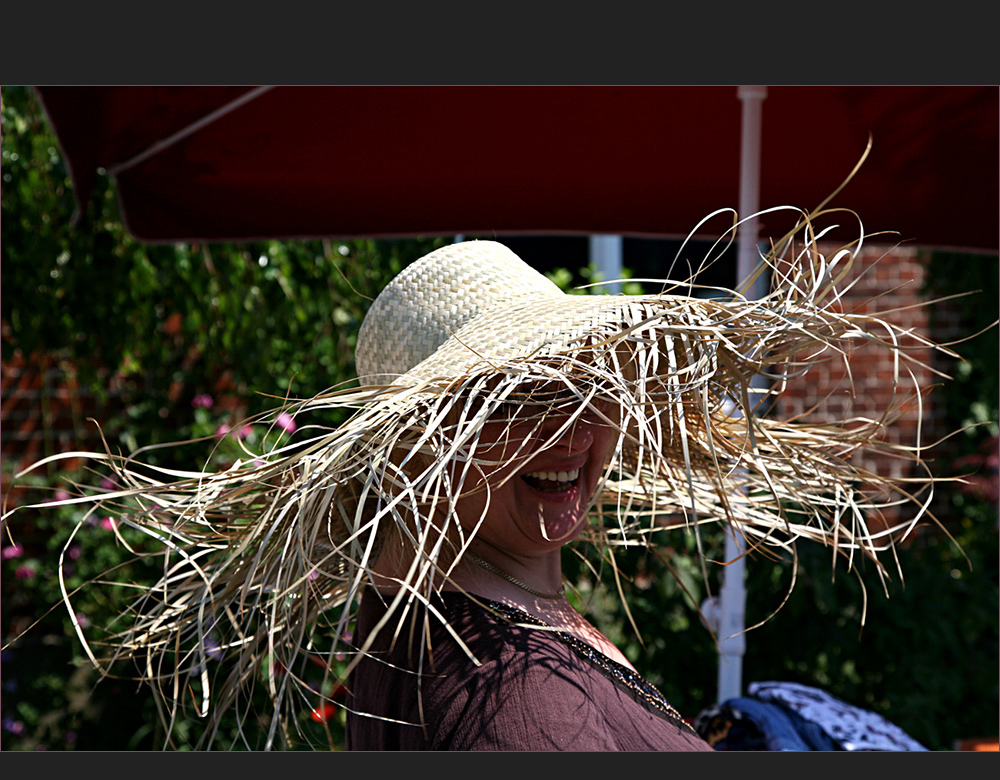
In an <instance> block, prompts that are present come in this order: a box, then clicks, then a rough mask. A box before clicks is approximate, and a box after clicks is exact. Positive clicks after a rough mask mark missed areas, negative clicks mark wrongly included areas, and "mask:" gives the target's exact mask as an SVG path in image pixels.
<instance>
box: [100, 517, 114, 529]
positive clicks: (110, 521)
mask: <svg viewBox="0 0 1000 780" xmlns="http://www.w3.org/2000/svg"><path fill="white" fill-rule="evenodd" d="M117 526H118V522H117V521H116V520H115V519H114V518H113V517H105V518H102V519H101V528H103V529H104V530H105V531H114V530H115V528H116V527H117Z"/></svg>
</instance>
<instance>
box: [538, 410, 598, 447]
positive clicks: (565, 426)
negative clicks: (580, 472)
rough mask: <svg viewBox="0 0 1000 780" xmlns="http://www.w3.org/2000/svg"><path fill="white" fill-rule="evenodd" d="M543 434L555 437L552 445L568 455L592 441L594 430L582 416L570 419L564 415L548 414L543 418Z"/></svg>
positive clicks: (588, 445)
mask: <svg viewBox="0 0 1000 780" xmlns="http://www.w3.org/2000/svg"><path fill="white" fill-rule="evenodd" d="M545 436H546V438H549V437H555V441H554V442H553V445H554V446H555V447H556V448H561V449H565V450H566V452H567V454H570V455H573V454H575V453H577V452H583V451H585V450H587V449H589V448H590V445H591V444H593V443H594V432H593V431H592V430H591V429H590V425H589V424H588V423H587V421H586V419H584V418H583V417H579V418H577V419H576V420H574V421H571V420H570V418H569V417H568V416H566V415H561V414H557V415H550V416H549V417H548V418H547V419H546V420H545Z"/></svg>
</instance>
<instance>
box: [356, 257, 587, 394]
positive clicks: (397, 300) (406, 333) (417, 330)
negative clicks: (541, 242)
mask: <svg viewBox="0 0 1000 780" xmlns="http://www.w3.org/2000/svg"><path fill="white" fill-rule="evenodd" d="M566 297H569V296H566V295H565V294H564V293H563V292H562V291H561V290H560V289H559V288H558V287H557V286H556V285H555V284H554V283H553V282H551V281H550V280H549V279H547V278H546V277H545V276H543V275H542V274H540V273H539V272H538V271H536V270H535V269H533V268H531V266H529V265H528V264H527V263H525V262H524V261H523V260H522V259H521V258H519V257H518V256H517V255H516V254H514V253H513V252H512V251H511V250H510V249H508V248H507V247H505V246H503V245H502V244H499V243H496V242H494V241H466V242H463V243H458V244H451V245H449V246H445V247H442V248H440V249H438V250H435V251H434V252H431V253H430V254H428V255H426V256H425V257H423V258H421V259H420V260H417V261H416V262H414V263H412V264H411V265H409V266H407V267H406V268H405V269H404V270H403V271H401V272H400V273H399V274H398V275H397V276H396V278H395V279H393V280H392V281H391V282H390V283H389V284H388V285H387V286H386V287H385V288H384V289H383V290H382V292H381V293H380V294H379V296H378V297H377V298H376V299H375V302H374V303H373V304H372V305H371V308H370V309H369V310H368V313H367V314H366V315H365V320H364V322H363V323H362V325H361V330H360V332H359V333H358V344H357V349H356V352H355V362H356V364H357V369H358V375H359V377H360V379H361V382H362V384H366V383H367V384H377V383H389V382H392V381H393V380H395V379H396V378H397V377H400V376H403V375H405V374H407V373H408V372H410V371H411V370H412V369H413V368H414V367H416V366H417V365H418V364H420V363H422V362H423V361H425V360H427V359H428V358H430V357H431V356H432V355H434V353H435V352H437V351H438V349H439V348H441V347H442V346H443V345H444V344H445V343H447V342H448V341H449V339H452V338H453V337H454V336H455V334H456V333H458V332H459V331H460V330H461V329H462V328H463V327H465V326H466V325H468V324H469V323H471V322H473V321H474V320H475V319H477V318H479V317H481V316H483V315H486V314H488V313H496V312H498V311H499V310H503V309H504V308H506V307H509V306H511V305H513V304H514V303H515V302H516V301H523V300H525V299H526V298H527V299H533V300H535V301H537V300H538V299H539V298H542V299H545V300H546V301H547V302H548V303H549V305H550V306H551V305H552V304H553V303H555V302H558V301H561V300H563V299H564V298H566ZM543 302H545V301H543ZM501 321H502V320H501ZM495 337H496V340H497V342H502V341H503V340H504V334H502V333H496V334H495Z"/></svg>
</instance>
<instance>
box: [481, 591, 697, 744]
mask: <svg viewBox="0 0 1000 780" xmlns="http://www.w3.org/2000/svg"><path fill="white" fill-rule="evenodd" d="M486 605H487V607H488V608H489V609H490V610H492V611H493V612H495V613H496V614H498V615H499V616H500V617H502V618H503V619H505V620H507V621H509V622H518V623H529V624H531V625H535V626H538V627H540V628H551V626H549V625H548V624H547V623H545V622H544V621H542V620H539V619H538V618H536V617H535V616H534V615H531V614H529V613H527V612H525V611H524V610H522V609H518V608H517V607H512V606H510V605H509V604H501V603H499V602H496V601H487V602H486ZM552 633H553V635H554V636H555V637H556V638H557V639H559V641H560V642H562V643H563V644H565V645H566V646H567V647H569V648H570V649H571V650H572V651H573V652H574V653H576V655H578V656H579V657H580V658H582V659H583V660H585V661H587V662H588V663H590V664H591V665H592V666H594V667H595V668H596V669H597V670H598V671H600V672H601V673H602V674H604V676H605V677H607V678H609V679H610V680H611V681H612V682H614V683H616V684H618V685H619V686H621V687H624V688H626V689H627V690H628V691H629V692H630V693H632V694H633V695H634V696H636V697H637V698H638V700H639V701H641V702H642V703H644V704H645V705H646V706H647V707H648V708H650V709H652V710H654V711H656V712H658V713H660V714H661V715H663V716H665V717H666V718H668V719H669V720H671V721H674V722H676V723H678V724H679V725H681V726H683V727H685V728H686V729H688V730H690V731H692V732H693V733H697V732H696V731H695V730H694V728H693V727H692V726H691V725H690V724H689V723H687V722H686V721H685V720H684V718H683V717H681V714H680V713H679V712H678V711H677V710H676V709H674V707H673V706H672V705H671V704H670V702H668V701H667V700H666V698H664V696H663V694H662V693H660V692H659V691H658V690H657V689H656V687H655V686H654V685H653V684H652V683H651V682H649V681H648V680H646V679H645V678H644V677H642V675H640V674H638V673H637V672H634V671H632V670H631V669H629V668H628V667H627V666H622V665H621V664H620V663H618V662H617V661H615V660H613V659H611V658H608V657H607V656H606V655H604V653H602V652H600V651H599V650H597V649H596V648H594V647H592V646H591V645H589V644H588V643H586V642H584V641H583V640H582V639H578V638H577V637H575V636H573V635H572V634H569V633H567V632H565V631H560V630H558V629H555V630H553V631H552Z"/></svg>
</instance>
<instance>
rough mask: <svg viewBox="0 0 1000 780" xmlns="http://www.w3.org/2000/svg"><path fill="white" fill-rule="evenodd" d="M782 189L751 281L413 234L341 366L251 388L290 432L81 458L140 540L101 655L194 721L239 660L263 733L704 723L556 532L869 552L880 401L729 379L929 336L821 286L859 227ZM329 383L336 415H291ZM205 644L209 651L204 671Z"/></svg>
mask: <svg viewBox="0 0 1000 780" xmlns="http://www.w3.org/2000/svg"><path fill="white" fill-rule="evenodd" d="M801 216H802V224H801V228H802V231H803V235H804V239H803V240H802V244H801V246H800V247H798V248H797V249H795V248H792V246H793V245H792V243H791V241H790V240H786V241H781V242H778V243H777V244H776V248H775V249H774V253H773V255H772V256H771V257H770V258H769V262H770V263H771V264H772V266H773V267H774V269H775V271H776V277H777V279H778V281H779V283H778V284H776V286H775V288H774V290H773V291H772V292H771V293H769V294H768V295H767V296H765V297H763V298H762V299H760V300H754V301H748V300H746V299H744V298H742V297H741V296H740V295H739V294H737V293H735V292H734V293H731V294H730V295H729V296H728V297H727V298H724V299H723V298H718V297H715V298H711V299H708V298H700V297H697V296H695V295H692V294H690V293H691V292H692V290H691V289H690V287H689V286H684V287H683V289H684V291H685V292H686V293H689V294H684V295H679V294H672V293H671V290H675V289H677V286H675V285H671V284H665V285H664V291H663V292H662V293H660V294H656V295H641V296H627V295H616V296H576V295H567V294H564V293H562V292H561V291H560V290H559V289H558V288H557V287H556V286H555V285H554V284H552V283H551V282H550V281H548V280H547V279H546V278H545V277H544V276H542V275H541V274H539V273H538V272H537V271H535V270H534V269H532V268H530V267H529V266H528V265H527V264H525V263H524V262H523V261H521V260H520V258H518V257H517V256H516V255H515V254H514V253H513V252H511V251H510V250H509V249H507V248H506V247H504V246H502V245H500V244H498V243H495V242H492V241H472V242H463V243H458V244H453V245H450V246H446V247H443V248H441V249H438V250H436V251H434V252H432V253H430V254H429V255H426V256H425V257H423V258H421V259H420V260H418V261H416V262H415V263H412V264H411V265H409V266H408V267H406V268H405V269H404V270H403V271H402V272H401V273H400V274H399V275H397V276H396V278H395V279H393V280H392V281H391V282H390V283H389V284H388V285H387V286H386V287H385V289H384V290H383V291H382V292H381V293H380V295H379V296H378V297H377V299H376V300H375V301H374V302H373V303H372V305H371V307H370V308H369V310H368V312H367V314H366V316H365V320H364V323H363V325H362V327H361V330H360V332H359V334H358V341H357V349H356V361H357V368H358V374H359V378H358V379H359V385H358V386H357V387H352V388H333V389H331V390H329V391H328V392H325V393H322V394H320V395H318V396H316V397H313V398H310V399H307V400H304V401H299V402H294V403H289V404H287V405H285V406H284V407H283V408H281V409H277V410H274V412H272V413H271V414H270V415H268V417H267V420H266V422H268V423H269V424H271V425H277V426H280V427H282V428H283V429H284V430H286V431H293V430H294V433H295V434H296V436H297V438H296V440H295V441H294V442H293V443H292V444H289V445H287V446H282V447H280V448H277V449H274V450H271V451H268V452H262V453H251V455H252V457H248V458H247V459H246V460H243V461H240V462H238V463H236V464H235V465H233V466H232V467H231V468H229V469H226V470H225V471H220V472H211V473H208V472H206V473H191V474H188V473H177V472H166V471H159V472H158V471H157V470H155V469H152V468H144V467H141V466H140V465H138V462H137V460H136V459H135V458H134V457H129V458H120V457H116V456H112V455H110V454H109V455H103V456H95V459H99V460H103V461H105V463H107V464H108V465H109V466H110V467H111V469H112V470H113V471H114V475H115V477H116V482H117V484H118V485H120V486H121V488H120V489H117V490H115V491H114V492H111V493H104V494H100V495H94V494H91V495H85V496H82V497H80V498H78V499H75V500H77V501H81V502H87V501H92V502H95V503H97V504H99V505H101V506H113V507H114V508H115V510H116V514H118V515H119V516H120V517H121V522H123V523H125V524H127V525H130V526H132V527H133V528H136V529H139V530H141V531H143V532H145V533H146V534H148V535H149V536H150V537H152V538H153V539H154V540H156V541H157V542H159V543H162V545H163V548H164V552H163V576H162V579H161V580H160V581H159V582H158V583H155V584H153V585H150V586H148V587H146V588H145V589H144V590H142V591H141V594H142V595H141V597H140V599H139V600H138V601H137V602H135V603H134V604H131V605H129V607H128V609H127V613H128V616H129V619H130V621H131V623H130V624H129V626H128V627H127V628H126V629H125V630H124V631H123V633H122V634H120V635H119V636H116V637H114V638H113V646H114V648H115V651H116V653H117V655H118V656H124V657H132V658H134V659H136V660H138V661H139V662H140V663H139V666H140V668H141V669H142V670H143V672H144V674H145V675H146V677H147V679H148V680H149V682H150V683H151V684H152V685H153V688H154V690H155V691H156V692H157V693H158V694H159V695H160V696H163V697H165V698H166V699H167V701H166V702H165V705H166V706H165V707H164V708H163V712H165V713H175V712H176V711H177V710H178V709H179V708H180V707H183V706H187V705H188V704H189V703H190V702H194V704H195V705H196V706H197V707H198V714H199V716H201V717H204V718H205V719H206V721H207V728H206V731H205V735H204V737H203V739H202V742H201V745H202V746H211V745H212V740H213V738H214V737H215V734H216V727H217V725H218V723H219V722H220V718H221V717H222V715H223V714H225V713H226V712H227V710H229V709H231V708H235V707H239V706H240V702H241V701H244V693H245V689H246V688H247V686H249V685H252V684H254V683H255V682H256V681H257V680H258V679H259V677H261V676H262V677H263V685H262V687H263V688H265V689H266V690H267V692H268V693H269V695H270V698H271V700H272V702H273V705H274V710H273V717H272V719H271V721H270V730H269V737H268V743H267V744H266V745H265V747H271V746H272V745H274V744H279V743H281V744H287V745H293V744H296V743H297V742H298V741H299V740H300V739H305V738H306V731H305V729H304V728H303V723H302V721H301V719H300V718H298V717H297V715H298V714H299V713H300V712H301V709H302V707H303V702H308V703H309V706H310V707H311V708H315V709H316V711H318V712H322V711H323V708H324V707H325V706H326V705H328V704H332V705H336V706H344V707H346V709H347V713H348V715H347V721H348V723H347V726H348V730H347V741H348V746H349V747H351V748H354V749H361V750H373V749H469V750H471V749H480V750H555V749H575V750H674V749H677V750H705V749H707V748H708V746H707V745H706V743H705V742H703V741H702V740H701V739H700V738H699V737H698V736H697V734H696V733H695V732H694V731H693V730H692V729H691V728H690V727H689V726H688V725H687V724H686V723H685V721H684V720H683V718H681V717H680V714H679V713H678V712H677V711H676V710H675V709H674V708H673V707H672V706H671V705H670V704H669V703H668V702H667V701H666V700H665V699H664V697H663V696H662V695H660V693H659V692H658V691H657V690H656V689H655V688H654V687H653V686H652V685H650V684H649V683H648V682H647V681H646V680H645V679H644V678H643V677H642V676H641V675H640V674H639V673H638V672H637V671H636V670H635V669H634V668H633V667H632V666H631V664H630V663H629V662H628V660H627V659H626V658H625V656H624V655H623V654H622V653H621V652H620V651H619V649H618V648H616V647H615V645H614V644H613V643H612V642H611V641H609V640H608V638H606V637H605V636H603V635H602V634H601V633H600V632H599V631H598V630H597V629H595V628H594V627H593V626H591V625H590V623H589V622H588V621H587V620H586V619H585V618H584V616H583V615H581V614H580V613H579V612H578V611H577V610H576V609H574V607H573V606H572V604H571V602H570V601H569V600H568V599H567V591H569V592H570V595H572V584H573V583H564V582H563V569H562V558H561V552H562V550H563V549H564V548H565V547H566V546H567V545H569V544H571V543H574V542H577V541H580V542H584V543H586V544H592V545H594V546H595V547H597V548H598V549H599V550H601V551H603V552H605V553H606V554H607V560H608V562H609V565H611V566H613V556H612V553H613V551H614V550H615V549H616V548H621V547H623V546H634V545H654V544H656V543H657V541H658V539H659V538H660V536H661V535H663V534H665V533H677V532H681V533H691V534H694V535H696V536H697V534H698V533H699V528H700V527H701V525H702V524H704V523H707V522H717V523H723V524H726V525H727V526H728V527H730V528H732V529H734V530H735V532H736V533H739V534H741V535H742V536H743V538H744V539H745V540H747V542H748V544H750V545H754V546H762V547H763V546H776V547H780V548H787V547H791V546H793V545H794V544H795V543H796V541H797V540H799V539H803V538H804V539H808V540H814V541H818V542H820V543H823V544H826V545H828V546H830V547H832V548H834V550H835V551H836V552H837V553H842V554H844V556H846V557H848V559H849V560H851V561H853V560H855V559H858V558H864V559H866V560H867V561H871V562H872V563H873V564H874V565H875V566H878V554H879V552H880V551H881V550H882V549H885V548H886V547H887V546H889V545H891V544H892V541H893V540H892V537H891V535H889V534H885V533H882V532H878V533H869V532H868V527H869V526H868V525H867V524H866V522H865V520H866V517H867V516H869V515H873V514H875V515H877V514H878V512H879V509H880V507H881V506H886V505H889V506H895V505H896V504H898V503H899V501H900V499H899V498H898V496H897V495H896V494H894V493H893V492H892V489H893V487H894V485H893V483H892V482H890V481H888V480H887V479H883V478H880V477H878V476H876V475H873V474H868V473H863V472H860V471H859V470H858V469H857V467H856V466H855V465H854V463H855V461H854V460H852V455H853V454H854V453H857V452H859V451H861V450H864V449H866V448H867V449H876V450H877V449H879V448H887V447H888V445H885V444H884V443H882V441H883V440H882V439H881V438H880V435H881V433H882V431H883V429H884V424H885V420H886V419H889V418H890V417H891V414H892V412H893V410H892V409H889V410H887V415H886V417H885V418H882V419H879V418H872V419H869V420H868V421H865V420H861V419H853V420H851V421H849V422H845V423H844V424H842V425H835V424H825V425H822V426H810V425H808V424H805V423H802V422H798V423H793V422H788V421H781V420H772V419H768V418H767V417H765V416H763V415H760V414H757V412H758V411H760V410H761V409H765V408H768V403H767V402H768V401H769V400H772V399H773V396H775V395H777V394H779V393H780V392H781V387H782V384H781V382H780V381H776V382H775V383H774V385H773V386H772V387H770V388H769V389H768V390H766V391H765V392H764V393H763V394H762V395H763V398H762V399H761V398H760V397H758V396H757V395H755V394H754V393H752V391H751V384H752V383H753V381H754V377H755V376H758V375H761V374H766V375H769V376H771V377H772V378H774V379H776V380H780V378H781V377H782V376H784V375H786V374H792V373H795V374H804V373H807V372H808V371H809V370H811V369H812V367H813V366H815V365H817V364H819V363H821V362H823V361H824V360H845V359H847V358H846V356H847V355H848V354H849V352H850V347H851V346H852V342H856V343H871V344H875V345H876V346H878V347H881V348H883V349H886V350H890V351H892V352H894V353H896V354H899V355H900V356H901V357H902V358H903V360H902V361H901V364H905V360H906V359H909V358H910V357H911V356H910V355H909V354H908V350H910V349H912V350H926V349H927V348H928V346H930V345H928V344H927V343H926V342H918V341H915V339H914V337H913V336H912V334H907V333H903V332H901V331H899V330H898V329H896V330H894V329H893V327H892V326H890V325H888V324H886V323H884V322H882V321H880V320H878V319H877V318H876V317H875V315H873V314H871V313H845V312H843V311H841V310H840V306H839V300H838V291H837V288H836V283H837V280H838V279H839V278H840V275H839V269H840V268H841V267H842V266H843V265H844V264H847V263H850V262H851V258H852V251H854V249H860V243H861V238H859V239H858V240H857V241H856V242H854V243H853V244H852V249H850V250H849V249H846V248H845V249H844V250H841V251H838V252H837V253H836V254H835V255H833V256H830V257H827V256H824V255H823V254H821V253H820V251H819V249H818V248H817V245H816V241H815V234H814V233H813V232H812V223H811V221H810V220H811V218H812V215H801ZM855 245H856V246H855ZM790 261H791V262H790ZM802 355H808V356H809V357H808V359H807V360H803V359H802V357H801V356H802ZM897 379H898V380H899V382H898V383H896V384H895V385H894V386H896V387H897V388H898V393H899V397H898V398H897V399H895V400H896V401H897V402H898V403H903V402H905V401H906V400H907V399H906V398H905V397H904V395H905V392H904V386H905V382H904V381H903V380H904V379H905V376H903V375H902V372H901V375H900V376H899V377H897ZM913 390H914V391H915V392H919V391H920V388H917V387H914V388H913ZM330 410H336V411H337V412H338V413H340V412H350V414H351V416H350V417H349V419H348V420H347V422H345V423H343V424H340V425H338V426H337V427H335V428H332V429H331V428H329V427H324V426H321V425H320V424H319V423H318V422H316V420H317V419H319V418H320V416H321V415H323V414H325V413H327V412H329V411H330ZM919 452H920V451H919V449H915V450H912V451H907V450H896V449H893V450H892V454H893V455H895V456H897V457H904V458H905V457H911V456H913V457H916V456H918V455H919ZM905 487H906V497H907V498H908V499H918V497H919V496H920V485H919V484H917V483H916V482H913V481H912V480H911V481H910V482H909V483H908V484H907V485H906V486H905ZM918 516H919V515H918ZM677 518H681V519H682V521H683V522H682V527H683V530H681V531H678V530H677V525H676V520H677ZM914 522H915V521H914ZM872 526H873V527H877V526H876V525H875V524H872ZM906 530H908V529H907V528H904V529H903V531H906ZM72 600H73V596H72V594H67V595H66V601H67V606H68V607H69V609H70V610H71V614H72ZM78 629H79V633H80V636H81V638H84V636H85V634H84V632H83V629H82V627H79V626H78ZM352 629H353V630H352ZM219 654H222V655H223V656H224V657H225V660H226V663H227V664H229V668H230V669H231V672H230V674H229V676H228V677H227V678H225V679H224V680H222V682H221V684H219V685H217V684H216V680H215V679H214V678H213V677H212V675H211V674H210V673H209V672H208V668H209V667H208V660H209V657H210V656H211V657H216V656H218V655H219ZM343 654H346V655H347V657H348V658H349V659H350V661H349V663H348V664H347V668H346V669H343V668H342V667H340V666H338V665H337V659H339V658H340V657H342V655H343ZM91 657H92V659H93V660H94V662H95V663H98V662H97V658H96V656H94V655H92V656H91ZM317 667H321V668H323V669H324V670H325V671H324V672H323V673H324V675H325V678H324V680H323V681H321V683H320V684H317V683H316V681H315V680H314V679H311V674H312V672H313V671H314V670H315V669H316V668H317ZM307 673H308V674H307ZM343 683H346V690H347V692H348V693H347V699H346V702H345V701H342V700H340V699H339V698H337V697H336V695H335V694H334V693H332V692H334V691H340V690H343V686H342V684H343ZM171 692H175V693H171ZM240 714H241V715H242V713H240ZM168 717H169V716H168Z"/></svg>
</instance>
